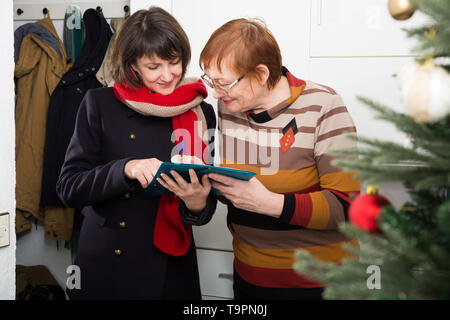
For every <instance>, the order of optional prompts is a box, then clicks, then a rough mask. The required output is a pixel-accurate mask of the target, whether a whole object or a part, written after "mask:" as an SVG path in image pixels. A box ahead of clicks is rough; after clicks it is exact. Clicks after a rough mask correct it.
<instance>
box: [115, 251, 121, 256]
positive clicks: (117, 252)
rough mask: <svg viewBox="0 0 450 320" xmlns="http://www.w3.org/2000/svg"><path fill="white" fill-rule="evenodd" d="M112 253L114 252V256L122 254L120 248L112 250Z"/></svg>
mask: <svg viewBox="0 0 450 320" xmlns="http://www.w3.org/2000/svg"><path fill="white" fill-rule="evenodd" d="M114 253H115V254H116V256H120V255H121V254H122V250H119V249H117V250H114Z"/></svg>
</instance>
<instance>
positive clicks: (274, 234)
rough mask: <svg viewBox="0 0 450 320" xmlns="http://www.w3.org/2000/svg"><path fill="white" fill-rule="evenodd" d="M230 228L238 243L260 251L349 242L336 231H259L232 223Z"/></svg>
mask: <svg viewBox="0 0 450 320" xmlns="http://www.w3.org/2000/svg"><path fill="white" fill-rule="evenodd" d="M232 227H233V230H234V233H235V235H236V236H237V237H238V240H239V242H242V243H245V244H248V245H250V246H253V247H255V248H261V249H296V248H308V247H315V246H327V245H330V244H333V243H338V242H342V241H349V240H350V238H348V237H347V236H345V235H344V234H343V233H341V232H339V231H338V230H312V229H306V228H305V229H296V230H261V229H258V228H252V227H247V226H243V225H239V224H234V223H233V224H232Z"/></svg>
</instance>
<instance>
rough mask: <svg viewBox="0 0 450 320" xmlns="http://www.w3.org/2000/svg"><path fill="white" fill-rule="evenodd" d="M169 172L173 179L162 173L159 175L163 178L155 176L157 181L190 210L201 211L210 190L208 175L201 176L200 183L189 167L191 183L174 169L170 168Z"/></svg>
mask: <svg viewBox="0 0 450 320" xmlns="http://www.w3.org/2000/svg"><path fill="white" fill-rule="evenodd" d="M170 174H171V175H172V177H173V178H174V179H175V180H173V179H171V178H170V177H169V176H168V175H166V174H164V173H162V174H161V177H162V178H163V179H164V180H163V179H161V178H157V180H158V182H159V183H160V184H161V185H162V186H163V187H164V188H166V189H168V190H170V191H172V192H173V193H174V194H175V195H176V196H178V197H179V198H180V199H181V200H183V201H184V204H185V205H186V207H187V208H188V209H189V210H190V211H192V212H194V213H198V212H201V211H202V210H203V209H204V208H205V207H206V199H207V198H208V195H209V192H210V191H211V183H210V182H209V179H208V175H206V174H205V175H204V176H203V177H202V183H200V181H199V180H198V177H197V174H196V173H195V171H194V170H193V169H190V170H189V176H190V178H191V183H188V182H187V181H186V180H184V179H183V177H182V176H180V175H179V174H178V173H177V172H176V171H173V170H172V171H171V172H170Z"/></svg>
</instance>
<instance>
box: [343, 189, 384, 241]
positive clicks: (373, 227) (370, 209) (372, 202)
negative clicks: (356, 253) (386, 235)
mask: <svg viewBox="0 0 450 320" xmlns="http://www.w3.org/2000/svg"><path fill="white" fill-rule="evenodd" d="M390 204H391V203H390V202H389V201H388V200H387V199H386V198H385V197H383V196H381V195H379V194H378V188H377V187H368V188H367V192H366V194H362V195H359V196H358V197H356V198H355V199H354V200H353V202H352V204H351V205H350V208H349V210H348V215H349V219H350V222H351V223H353V224H354V225H356V226H357V227H359V228H361V229H363V230H366V231H369V232H371V233H381V230H380V228H379V227H378V216H379V214H380V212H381V209H382V208H383V207H384V206H387V205H390Z"/></svg>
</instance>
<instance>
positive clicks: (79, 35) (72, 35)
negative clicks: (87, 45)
mask: <svg viewBox="0 0 450 320" xmlns="http://www.w3.org/2000/svg"><path fill="white" fill-rule="evenodd" d="M63 40H64V48H65V49H66V54H67V60H68V62H69V63H74V62H75V61H76V60H77V58H78V56H79V54H80V52H81V48H82V47H83V41H84V23H83V12H82V11H81V8H80V7H79V6H77V5H75V4H70V5H69V6H68V7H67V8H66V13H65V15H64V30H63Z"/></svg>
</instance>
